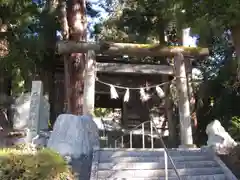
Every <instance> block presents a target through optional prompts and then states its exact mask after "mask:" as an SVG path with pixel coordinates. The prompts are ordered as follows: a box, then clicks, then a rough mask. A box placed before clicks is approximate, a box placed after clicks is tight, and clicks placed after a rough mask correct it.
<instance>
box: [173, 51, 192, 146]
mask: <svg viewBox="0 0 240 180" xmlns="http://www.w3.org/2000/svg"><path fill="white" fill-rule="evenodd" d="M174 64H175V70H176V79H177V80H176V82H177V84H176V85H177V90H178V98H179V101H178V106H179V117H180V133H181V145H182V146H184V145H192V144H193V138H192V127H191V117H190V105H189V98H188V85H187V77H186V69H185V63H184V57H183V55H182V53H180V52H179V53H177V55H176V56H175V57H174Z"/></svg>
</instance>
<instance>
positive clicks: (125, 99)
mask: <svg viewBox="0 0 240 180" xmlns="http://www.w3.org/2000/svg"><path fill="white" fill-rule="evenodd" d="M129 96H130V93H129V88H127V89H126V92H125V95H124V99H123V100H124V102H128V101H129Z"/></svg>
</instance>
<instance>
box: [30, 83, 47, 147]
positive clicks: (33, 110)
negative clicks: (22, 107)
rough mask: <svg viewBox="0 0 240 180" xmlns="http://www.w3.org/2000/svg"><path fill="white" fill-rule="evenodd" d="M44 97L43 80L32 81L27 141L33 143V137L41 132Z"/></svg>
mask: <svg viewBox="0 0 240 180" xmlns="http://www.w3.org/2000/svg"><path fill="white" fill-rule="evenodd" d="M42 97H43V84H42V82H41V81H33V82H32V90H31V98H30V111H29V121H28V132H27V138H26V140H27V142H29V143H31V142H32V139H33V138H34V137H36V136H37V135H38V134H39V131H40V128H39V124H40V123H39V122H40V116H41V113H40V112H41V104H42V103H41V98H42Z"/></svg>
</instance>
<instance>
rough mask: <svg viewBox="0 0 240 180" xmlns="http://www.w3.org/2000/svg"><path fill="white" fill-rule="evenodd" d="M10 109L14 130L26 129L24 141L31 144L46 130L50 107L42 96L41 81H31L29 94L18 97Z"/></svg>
mask: <svg viewBox="0 0 240 180" xmlns="http://www.w3.org/2000/svg"><path fill="white" fill-rule="evenodd" d="M12 109H13V111H14V112H13V127H14V129H15V130H20V131H24V130H26V129H27V138H25V140H24V141H27V142H32V139H33V138H34V137H36V136H37V135H38V134H39V132H40V131H46V130H48V121H49V109H50V106H49V103H48V100H47V99H46V98H45V97H44V96H43V85H42V82H41V81H33V82H32V91H31V93H26V94H23V95H21V96H20V97H18V98H17V99H16V100H15V104H14V105H13V108H12Z"/></svg>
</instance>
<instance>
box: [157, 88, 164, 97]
mask: <svg viewBox="0 0 240 180" xmlns="http://www.w3.org/2000/svg"><path fill="white" fill-rule="evenodd" d="M156 91H157V95H158V97H160V98H164V97H165V93H164V92H163V90H162V88H161V87H160V86H156Z"/></svg>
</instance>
